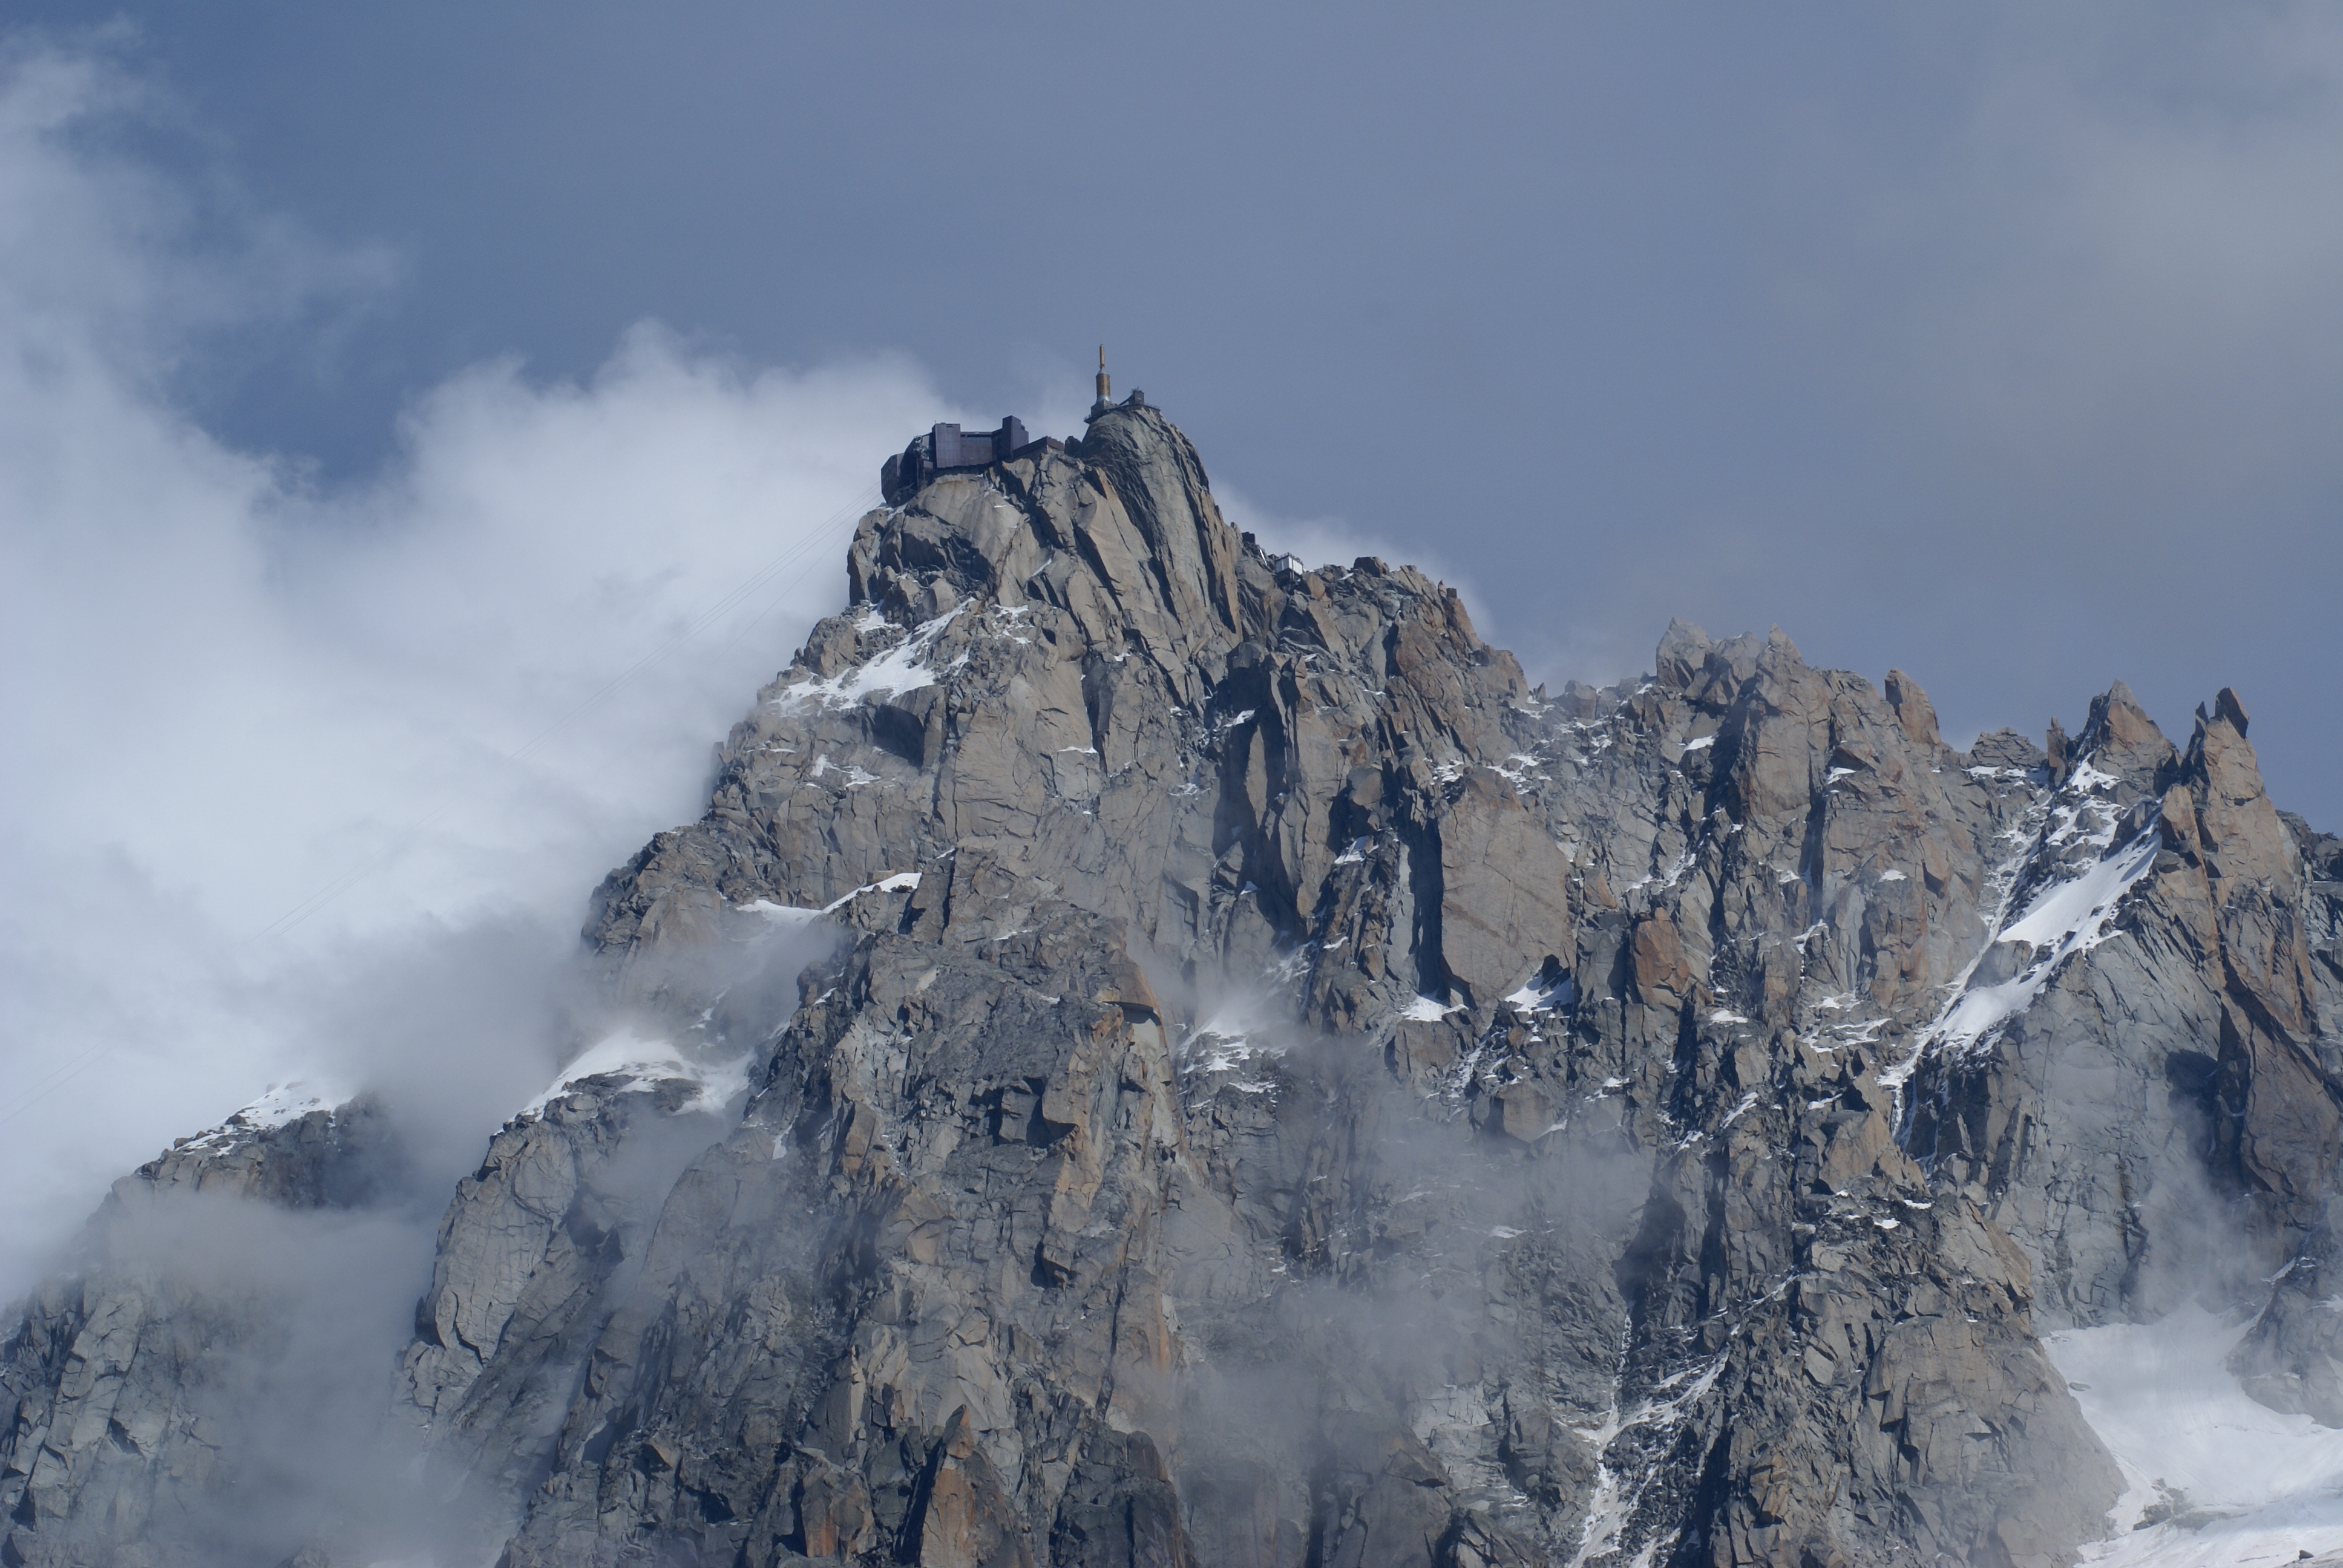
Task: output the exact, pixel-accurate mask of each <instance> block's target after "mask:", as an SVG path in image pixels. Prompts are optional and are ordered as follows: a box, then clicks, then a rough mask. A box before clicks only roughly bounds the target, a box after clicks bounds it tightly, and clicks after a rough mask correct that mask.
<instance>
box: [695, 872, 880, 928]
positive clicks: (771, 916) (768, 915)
mask: <svg viewBox="0 0 2343 1568" xmlns="http://www.w3.org/2000/svg"><path fill="white" fill-rule="evenodd" d="M919 885H920V873H919V872H917V871H898V872H896V873H895V874H894V875H893V876H891V877H881V878H880V879H879V880H877V881H875V882H866V883H864V884H863V885H862V886H861V887H859V888H857V889H855V890H853V891H852V892H850V893H847V894H844V895H842V896H841V897H839V898H835V899H832V900H830V902H828V903H826V904H824V905H822V906H821V908H820V909H818V910H809V909H805V908H802V907H801V906H799V905H797V904H777V903H775V902H773V900H770V899H757V900H752V901H750V902H749V903H745V904H735V905H734V906H733V908H735V909H737V910H740V911H741V912H742V913H744V914H750V915H762V916H763V917H764V918H765V919H767V920H770V921H772V922H773V924H775V925H777V926H804V925H810V924H812V923H813V922H814V921H815V920H820V919H821V917H822V916H824V915H834V914H836V913H837V912H838V911H839V910H842V909H844V908H846V906H847V905H849V904H850V903H852V902H853V901H854V900H857V899H859V898H860V897H861V896H862V895H863V894H865V893H895V892H901V891H903V890H907V889H911V888H916V887H918V886H919Z"/></svg>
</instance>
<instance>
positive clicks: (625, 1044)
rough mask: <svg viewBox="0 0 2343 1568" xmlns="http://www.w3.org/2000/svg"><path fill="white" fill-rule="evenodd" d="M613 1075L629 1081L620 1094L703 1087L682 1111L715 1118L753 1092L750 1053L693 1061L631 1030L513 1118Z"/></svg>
mask: <svg viewBox="0 0 2343 1568" xmlns="http://www.w3.org/2000/svg"><path fill="white" fill-rule="evenodd" d="M610 1076H616V1077H621V1078H625V1079H627V1080H628V1083H627V1085H626V1087H625V1088H623V1089H621V1090H620V1091H619V1092H620V1093H621V1094H648V1093H649V1092H650V1091H651V1090H652V1089H653V1088H655V1087H656V1086H658V1085H659V1084H660V1083H663V1082H666V1081H670V1080H673V1079H681V1080H683V1081H686V1082H688V1083H692V1084H696V1085H697V1086H698V1092H696V1093H694V1094H693V1095H692V1097H691V1098H690V1099H689V1101H685V1102H684V1105H683V1110H685V1111H708V1112H709V1113H710V1114H714V1113H716V1112H718V1111H722V1110H723V1109H724V1107H725V1105H726V1104H727V1103H728V1102H729V1101H731V1100H732V1098H733V1097H734V1096H735V1095H741V1094H746V1093H748V1092H749V1053H748V1052H746V1051H743V1052H742V1053H741V1054H740V1055H739V1056H738V1057H736V1058H734V1059H732V1060H729V1061H721V1062H717V1063H715V1064H713V1065H710V1064H709V1063H706V1062H699V1061H694V1060H690V1059H689V1058H688V1057H686V1056H685V1055H684V1054H683V1053H682V1052H681V1051H679V1050H677V1049H676V1048H675V1047H674V1046H672V1045H670V1044H669V1043H668V1042H667V1041H666V1040H650V1039H646V1038H645V1037H643V1036H642V1035H639V1034H638V1033H636V1032H635V1030H634V1029H633V1028H632V1027H631V1026H629V1027H627V1028H622V1029H620V1030H617V1031H616V1032H615V1033H612V1034H608V1035H606V1036H604V1037H603V1038H602V1039H601V1040H598V1041H597V1042H596V1043H595V1044H593V1045H591V1046H589V1047H588V1048H587V1050H586V1051H585V1054H583V1055H581V1056H579V1057H578V1059H577V1060H575V1061H572V1062H571V1063H570V1064H569V1065H568V1066H567V1067H565V1068H563V1069H562V1070H561V1073H560V1076H558V1077H557V1078H556V1079H555V1080H554V1081H552V1082H551V1083H549V1084H548V1085H547V1086H546V1089H545V1092H544V1093H542V1094H540V1095H538V1097H537V1098H536V1099H534V1100H532V1101H529V1102H528V1104H527V1105H524V1106H522V1107H521V1108H520V1110H519V1111H516V1112H515V1113H514V1115H515V1117H516V1118H518V1117H523V1116H535V1115H537V1114H538V1112H540V1111H543V1110H544V1109H545V1108H546V1107H547V1106H548V1105H550V1104H552V1103H553V1101H555V1100H557V1099H558V1098H559V1097H560V1096H561V1095H562V1094H563V1093H565V1092H566V1091H568V1088H569V1086H570V1085H571V1084H573V1083H577V1082H578V1081H582V1080H584V1079H588V1078H603V1077H610Z"/></svg>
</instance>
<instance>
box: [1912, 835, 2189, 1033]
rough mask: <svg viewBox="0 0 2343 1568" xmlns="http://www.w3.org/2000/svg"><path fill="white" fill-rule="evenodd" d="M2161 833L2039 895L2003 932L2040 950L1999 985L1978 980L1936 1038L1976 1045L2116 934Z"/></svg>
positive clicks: (2152, 859) (1949, 1013)
mask: <svg viewBox="0 0 2343 1568" xmlns="http://www.w3.org/2000/svg"><path fill="white" fill-rule="evenodd" d="M2158 842H2159V840H2158V838H2157V831H2156V829H2153V828H2151V829H2148V830H2147V831H2146V832H2144V833H2142V834H2140V835H2139V837H2137V839H2133V840H2132V841H2131V842H2130V843H2129V844H2127V845H2126V846H2125V847H2124V849H2123V850H2122V851H2121V852H2120V853H2118V854H2114V855H2109V856H2108V857H2107V858H2106V859H2102V860H2098V861H2096V862H2094V863H2093V864H2092V866H2091V868H2090V869H2088V870H2087V871H2085V872H2084V873H2083V874H2082V875H2081V876H2079V877H2076V878H2073V879H2069V880H2067V881H2064V882H2058V883H2056V884H2054V885H2052V886H2050V887H2048V888H2046V889H2044V890H2042V891H2041V892H2040V893H2039V894H2037V895H2036V897H2035V900H2034V901H2033V902H2032V903H2031V904H2029V905H2027V906H2026V911H2025V912H2024V913H2023V914H2021V915H2019V916H2018V917H2017V918H2016V920H2012V921H2010V922H2009V923H2008V924H2007V925H2006V926H2004V927H2003V928H2002V929H2001V930H2000V932H1999V933H1998V934H1997V935H1996V936H1995V938H1994V940H1995V942H1996V943H2000V942H2025V943H2026V944H2027V945H2028V946H2030V947H2032V948H2034V949H2035V950H2036V956H2035V958H2034V960H2033V961H2032V962H2030V963H2029V964H2027V965H2026V970H2025V972H2024V973H2022V974H2020V975H2018V976H2017V977H2016V979H2014V980H2004V981H2003V982H2002V983H2001V984H1999V985H1995V986H1982V987H1974V988H1972V989H1970V990H1966V991H1964V992H1963V993H1962V994H1961V995H1960V997H1959V998H1958V999H1956V1000H1955V1001H1954V1003H1953V1004H1952V1007H1951V1009H1950V1010H1949V1011H1947V1012H1946V1015H1945V1018H1944V1020H1943V1021H1942V1022H1941V1023H1939V1024H1938V1025H1937V1026H1936V1030H1934V1031H1933V1038H1932V1040H1930V1042H1929V1043H1930V1044H1932V1045H1938V1046H1944V1047H1949V1048H1950V1049H1952V1050H1969V1049H1972V1048H1974V1047H1975V1046H1976V1045H1977V1044H1978V1043H1979V1042H1980V1041H1982V1040H1987V1039H1989V1037H1990V1036H1991V1035H1992V1033H1993V1031H1994V1030H1996V1029H1998V1028H1999V1027H2000V1026H2001V1025H2002V1024H2004V1023H2006V1022H2007V1021H2008V1020H2010V1019H2012V1018H2014V1017H2016V1015H2017V1014H2019V1013H2021V1012H2024V1011H2025V1010H2026V1009H2027V1008H2028V1007H2031V1006H2032V1005H2033V1003H2034V999H2035V998H2036V997H2037V996H2039V995H2041V994H2042V991H2043V990H2044V988H2045V987H2046V986H2048V985H2049V983H2050V980H2051V977H2052V976H2053V975H2055V974H2056V972H2057V970H2058V966H2059V965H2060V964H2062V963H2064V962H2065V961H2066V960H2067V959H2068V958H2069V957H2071V956H2072V955H2074V954H2076V953H2084V952H2088V951H2090V950H2092V949H2093V948H2095V947H2097V946H2098V945H2099V944H2100V943H2101V942H2103V941H2106V940H2107V938H2109V937H2110V936H2112V935H2114V934H2115V912H2116V906H2117V904H2118V903H2120V902H2121V901H2122V899H2123V896H2124V894H2125V893H2127V891H2129V890H2130V889H2131V886H2132V884H2133V883H2135V882H2137V881H2138V880H2139V879H2141V878H2142V877H2144V876H2146V875H2147V871H2148V868H2149V867H2150V866H2151V865H2153V864H2154V863H2155V861H2156V851H2157V846H2158Z"/></svg>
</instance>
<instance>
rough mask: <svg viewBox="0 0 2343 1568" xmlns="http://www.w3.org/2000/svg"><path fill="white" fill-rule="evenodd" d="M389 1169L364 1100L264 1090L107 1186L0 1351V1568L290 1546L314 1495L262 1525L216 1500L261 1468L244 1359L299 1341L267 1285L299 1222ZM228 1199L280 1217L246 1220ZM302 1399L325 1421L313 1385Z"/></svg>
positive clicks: (264, 1470) (390, 1150)
mask: <svg viewBox="0 0 2343 1568" xmlns="http://www.w3.org/2000/svg"><path fill="white" fill-rule="evenodd" d="M399 1165H400V1160H399V1155H398V1151H397V1147H396V1145H395V1143H394V1141H392V1140H391V1138H390V1136H389V1134H388V1131H387V1125H386V1123H385V1122H384V1121H383V1119H382V1118H381V1116H380V1114H379V1113H378V1111H377V1110H376V1108H375V1107H374V1106H373V1104H372V1103H371V1102H370V1101H366V1100H359V1101H353V1102H351V1103H349V1104H347V1105H343V1106H341V1107H339V1108H334V1107H328V1106H326V1105H323V1104H321V1103H318V1102H317V1101H314V1100H303V1099H301V1098H299V1097H297V1096H287V1095H283V1094H272V1097H271V1099H270V1100H269V1101H263V1102H262V1103H261V1104H260V1105H258V1106H256V1107H254V1108H251V1109H249V1110H247V1111H241V1112H239V1113H237V1115H236V1116H235V1117H234V1118H231V1119H230V1120H229V1121H227V1122H226V1124H224V1125H223V1126H221V1127H218V1128H215V1129H213V1130H212V1131H208V1132H206V1133H201V1134H198V1135H196V1136H195V1137H193V1138H185V1139H181V1140H180V1141H179V1142H178V1144H177V1145H176V1147H175V1148H173V1149H172V1150H171V1151H169V1152H167V1153H166V1154H164V1155H163V1156H162V1157H161V1158H159V1159H157V1160H156V1161H152V1162H150V1163H148V1164H146V1165H145V1166H142V1167H140V1168H139V1170H138V1171H136V1173H135V1174H133V1175H130V1176H126V1177H124V1178H123V1179H122V1180H121V1181H117V1182H116V1183H115V1187H114V1191H113V1192H112V1194H111V1195H110V1196H109V1197H108V1198H107V1199H106V1204H105V1206H104V1208H103V1209H101V1210H100V1211H99V1212H98V1214H97V1215H96V1218H95V1219H93V1220H92V1221H90V1223H89V1225H88V1226H87V1227H85V1230H84V1231H83V1233H82V1235H81V1236H80V1238H79V1239H78V1240H77V1241H75V1245H74V1249H73V1255H72V1259H71V1266H70V1268H69V1269H68V1271H65V1273H63V1274H61V1275H60V1276H59V1277H57V1278H55V1279H54V1280H52V1281H50V1282H48V1283H47V1284H45V1285H44V1286H43V1287H42V1288H41V1289H40V1290H39V1291H38V1292H35V1294H34V1296H33V1297H32V1298H31V1299H30V1300H29V1301H27V1302H25V1303H23V1304H22V1305H21V1307H20V1308H19V1309H18V1311H17V1314H16V1317H15V1322H13V1323H12V1324H11V1325H10V1326H9V1328H8V1331H7V1337H6V1338H5V1341H0V1520H5V1527H0V1528H5V1534H0V1560H5V1561H6V1562H8V1563H15V1564H26V1565H37V1568H48V1565H50V1564H56V1565H59V1568H65V1565H73V1568H81V1565H84V1564H113V1563H211V1562H215V1561H219V1560H221V1559H222V1558H223V1557H225V1558H228V1559H234V1558H236V1556H237V1555H238V1554H240V1553H247V1552H255V1551H262V1552H266V1551H272V1550H273V1551H274V1553H275V1554H276V1555H277V1556H282V1555H284V1554H285V1553H287V1552H290V1551H291V1550H293V1549H294V1548H296V1547H297V1546H298V1545H299V1544H300V1543H301V1542H302V1541H303V1539H304V1538H305V1536H306V1535H307V1533H308V1532H309V1530H310V1529H312V1528H313V1527H315V1526H316V1524H317V1523H318V1520H319V1518H320V1516H321V1515H322V1514H323V1513H325V1512H326V1511H327V1500H325V1499H323V1498H321V1497H317V1496H315V1495H314V1494H313V1495H310V1496H308V1497H306V1498H302V1499H297V1500H295V1502H294V1505H293V1508H292V1510H291V1511H289V1512H288V1513H287V1515H286V1516H283V1517H277V1518H264V1519H255V1518H252V1517H250V1516H248V1515H246V1514H244V1513H241V1512H240V1511H239V1510H238V1509H237V1507H236V1493H237V1489H238V1488H239V1486H241V1485H250V1484H255V1483H258V1482H260V1481H262V1480H263V1479H264V1478H266V1477H267V1476H269V1475H270V1474H271V1473H273V1472H274V1471H276V1470H277V1468H278V1467H279V1464H280V1456H279V1455H278V1454H277V1453H276V1452H272V1451H271V1445H270V1442H268V1441H267V1439H266V1436H265V1435H263V1434H261V1433H259V1432H258V1431H257V1429H256V1427H255V1426H254V1425H253V1424H252V1423H250V1422H248V1421H247V1420H246V1417H247V1416H248V1415H249V1413H250V1412H249V1410H248V1408H247V1407H246V1403H245V1400H246V1396H248V1395H250V1394H252V1393H253V1392H256V1391H257V1390H261V1389H264V1388H266V1385H267V1383H268V1382H269V1379H268V1377H267V1374H266V1372H265V1371H260V1372H256V1365H255V1363H256V1362H265V1361H266V1360H267V1359H268V1358H269V1357H271V1356H272V1355H275V1354H278V1353H280V1352H282V1350H283V1348H284V1346H285V1344H286V1342H287V1340H288V1339H297V1338H299V1337H300V1335H299V1331H298V1328H297V1325H294V1324H292V1323H291V1322H289V1320H290V1319H292V1318H293V1317H294V1316H296V1315H297V1314H298V1313H300V1312H302V1311H303V1310H304V1308H305V1306H307V1305H308V1304H309V1303H307V1302H305V1301H304V1300H303V1294H302V1292H300V1291H299V1290H298V1289H297V1288H293V1289H288V1288H287V1283H286V1281H287V1276H286V1273H285V1269H286V1267H287V1265H288V1264H291V1263H293V1262H294V1261H295V1260H293V1259H289V1258H288V1257H287V1254H286V1250H285V1249H286V1248H287V1245H288V1244H289V1245H291V1246H294V1247H298V1246H300V1245H301V1244H302V1243H304V1242H307V1241H313V1240H316V1239H317V1238H318V1236H319V1235H320V1234H321V1231H320V1230H319V1229H318V1228H317V1227H314V1226H301V1225H299V1224H298V1223H297V1219H298V1217H299V1216H302V1215H319V1214H323V1213H326V1212H328V1211H348V1210H350V1209H351V1208H353V1207H355V1206H357V1205H361V1204H363V1203H365V1202H366V1201H368V1200H369V1199H370V1198H372V1197H373V1196H374V1195H375V1194H376V1193H377V1192H378V1191H381V1190H382V1189H383V1188H384V1186H385V1185H386V1184H388V1183H392V1182H395V1181H396V1178H397V1174H398V1170H399ZM248 1205H251V1206H258V1207H259V1208H261V1209H265V1210H266V1211H269V1212H273V1213H277V1214H283V1215H287V1216H290V1217H293V1219H294V1220H295V1221H296V1222H295V1223H293V1224H292V1225H291V1226H290V1227H289V1228H287V1229H278V1228H277V1227H275V1226H272V1225H270V1224H269V1223H267V1222H266V1220H265V1219H264V1220H262V1221H259V1222H257V1223H256V1222H255V1215H254V1214H253V1213H251V1212H249V1211H247V1208H246V1206H248ZM313 1261H317V1262H318V1263H320V1264H323V1263H324V1262H325V1261H326V1255H325V1253H324V1251H323V1250H322V1249H321V1250H320V1251H319V1253H317V1254H316V1255H314V1260H313ZM273 1392H277V1393H278V1394H280V1395H281V1394H283V1393H285V1392H290V1391H288V1390H286V1389H284V1388H281V1387H279V1388H277V1389H276V1390H274V1391H273ZM308 1392H309V1394H310V1397H312V1398H313V1399H315V1400H317V1409H315V1410H314V1411H313V1414H315V1415H316V1416H317V1418H318V1419H319V1420H320V1421H321V1422H330V1421H331V1419H332V1417H333V1414H334V1413H337V1412H331V1411H329V1410H328V1409H327V1408H325V1407H327V1406H329V1405H330V1403H331V1398H330V1393H329V1392H327V1391H319V1390H316V1389H311V1390H309V1391H308ZM246 1560H249V1559H248V1558H247V1559H246ZM269 1560H274V1558H271V1559H269Z"/></svg>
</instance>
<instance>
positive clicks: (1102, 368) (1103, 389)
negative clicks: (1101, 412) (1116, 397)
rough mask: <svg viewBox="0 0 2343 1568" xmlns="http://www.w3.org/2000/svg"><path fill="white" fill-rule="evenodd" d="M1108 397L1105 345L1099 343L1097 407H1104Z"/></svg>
mask: <svg viewBox="0 0 2343 1568" xmlns="http://www.w3.org/2000/svg"><path fill="white" fill-rule="evenodd" d="M1109 397H1110V394H1109V393H1108V391H1107V379H1106V345H1105V344H1103V343H1101V344H1100V345H1099V374H1098V406H1099V407H1101V408H1103V407H1106V406H1107V402H1108V399H1109Z"/></svg>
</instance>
